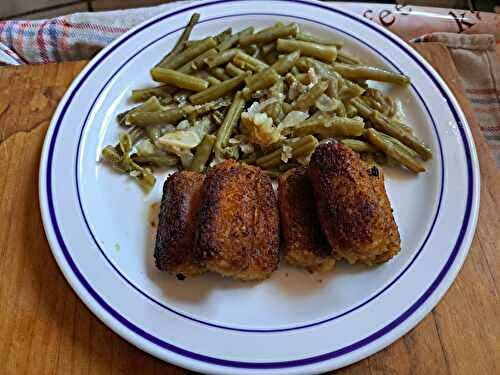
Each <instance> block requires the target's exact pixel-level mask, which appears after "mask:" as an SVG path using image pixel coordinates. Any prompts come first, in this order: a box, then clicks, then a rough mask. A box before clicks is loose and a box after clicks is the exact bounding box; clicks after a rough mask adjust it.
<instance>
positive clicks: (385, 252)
mask: <svg viewBox="0 0 500 375" xmlns="http://www.w3.org/2000/svg"><path fill="white" fill-rule="evenodd" d="M308 174H309V179H310V181H311V184H312V187H313V191H314V196H315V200H316V207H317V212H318V216H319V221H320V223H321V228H322V229H323V233H324V234H325V236H326V238H327V239H328V242H329V244H330V246H331V247H332V249H333V251H334V252H335V253H336V254H338V255H339V256H340V257H342V258H344V259H346V260H347V261H349V262H350V263H356V262H361V263H366V264H376V263H381V262H384V261H386V260H388V259H390V258H391V257H393V256H394V255H395V254H397V253H398V252H399V250H400V245H401V244H400V237H399V231H398V227H397V225H396V222H395V220H394V216H393V214H392V209H391V205H390V202H389V198H388V197H387V194H386V191H385V187H384V175H383V173H382V171H381V170H380V169H379V168H378V167H376V166H375V165H369V164H367V163H365V162H364V161H363V160H361V159H360V157H359V155H358V154H357V153H355V152H354V151H352V150H351V149H350V148H349V147H347V146H345V145H344V144H341V143H338V142H330V143H324V144H321V145H319V146H318V147H317V148H316V150H315V151H314V153H313V155H312V157H311V162H310V164H309V168H308Z"/></svg>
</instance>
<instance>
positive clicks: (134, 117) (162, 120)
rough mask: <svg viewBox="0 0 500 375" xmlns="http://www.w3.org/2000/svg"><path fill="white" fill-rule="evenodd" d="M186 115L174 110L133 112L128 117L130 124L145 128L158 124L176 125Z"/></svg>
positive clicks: (180, 109)
mask: <svg viewBox="0 0 500 375" xmlns="http://www.w3.org/2000/svg"><path fill="white" fill-rule="evenodd" d="M185 115H186V113H185V111H184V110H183V109H182V108H174V109H170V110H167V111H160V112H134V113H131V114H130V115H129V116H128V117H129V120H130V122H131V123H132V124H134V125H137V126H141V127H146V126H152V125H160V124H172V123H177V122H178V121H179V120H181V119H182V118H184V116H185Z"/></svg>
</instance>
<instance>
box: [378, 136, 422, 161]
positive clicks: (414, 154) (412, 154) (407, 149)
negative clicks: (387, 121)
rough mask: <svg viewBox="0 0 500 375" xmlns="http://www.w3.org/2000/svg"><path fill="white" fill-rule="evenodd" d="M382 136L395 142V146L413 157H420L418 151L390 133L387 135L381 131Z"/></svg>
mask: <svg viewBox="0 0 500 375" xmlns="http://www.w3.org/2000/svg"><path fill="white" fill-rule="evenodd" d="M379 133H380V136H381V137H382V138H384V139H385V140H387V141H389V142H392V143H394V145H395V146H397V147H398V148H399V149H400V150H401V151H402V152H404V153H406V154H407V155H408V156H410V157H412V158H418V153H417V152H416V151H414V150H412V149H411V148H409V147H408V146H406V145H405V144H403V143H401V142H400V141H398V140H397V139H396V138H393V137H391V136H390V135H387V134H385V133H382V132H379Z"/></svg>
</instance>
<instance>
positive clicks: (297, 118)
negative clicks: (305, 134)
mask: <svg viewBox="0 0 500 375" xmlns="http://www.w3.org/2000/svg"><path fill="white" fill-rule="evenodd" d="M308 117H309V114H308V113H306V112H301V111H292V112H290V113H288V114H287V115H286V116H285V118H284V119H283V120H282V121H281V122H280V124H279V125H278V128H279V129H285V128H292V127H294V126H296V125H297V124H300V123H301V122H302V121H304V120H305V119H307V118H308Z"/></svg>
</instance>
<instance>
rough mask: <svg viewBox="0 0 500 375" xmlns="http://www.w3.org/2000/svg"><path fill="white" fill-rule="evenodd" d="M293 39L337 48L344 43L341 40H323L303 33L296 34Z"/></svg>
mask: <svg viewBox="0 0 500 375" xmlns="http://www.w3.org/2000/svg"><path fill="white" fill-rule="evenodd" d="M295 39H297V40H300V41H303V42H310V43H317V44H323V45H325V46H335V47H337V48H341V47H342V46H343V45H344V42H342V41H341V40H324V39H321V38H318V37H317V36H314V35H311V34H309V33H305V32H298V33H297V35H296V36H295Z"/></svg>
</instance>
